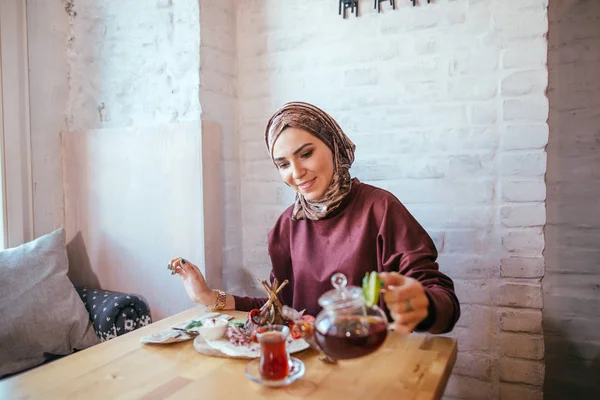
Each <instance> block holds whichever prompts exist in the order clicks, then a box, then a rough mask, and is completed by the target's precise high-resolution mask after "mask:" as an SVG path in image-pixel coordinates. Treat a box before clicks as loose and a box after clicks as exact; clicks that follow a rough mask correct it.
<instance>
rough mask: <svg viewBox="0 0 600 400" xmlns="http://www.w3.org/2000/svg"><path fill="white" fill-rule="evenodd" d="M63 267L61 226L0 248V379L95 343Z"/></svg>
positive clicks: (80, 304) (65, 260)
mask: <svg viewBox="0 0 600 400" xmlns="http://www.w3.org/2000/svg"><path fill="white" fill-rule="evenodd" d="M68 269H69V262H68V258H67V249H66V245H65V232H64V229H63V228H60V229H58V230H56V231H54V232H52V233H50V234H48V235H44V236H42V237H40V238H38V239H36V240H34V241H31V242H29V243H25V244H23V245H21V246H19V247H16V248H12V249H7V250H3V251H0V321H1V323H0V377H2V376H4V375H7V374H11V373H15V372H19V371H22V370H24V369H27V368H31V367H34V366H36V365H39V364H42V363H43V362H44V361H46V360H48V359H52V358H55V356H58V355H66V354H70V353H72V352H73V351H74V350H80V349H85V348H86V347H90V346H92V345H94V344H97V343H99V341H98V338H97V337H96V333H95V332H94V329H93V327H92V325H91V324H90V321H89V314H88V313H87V311H86V309H85V306H84V305H83V302H82V301H81V299H80V298H79V295H78V294H77V292H76V291H75V288H74V287H73V284H72V283H71V281H70V280H69V278H67V270H68Z"/></svg>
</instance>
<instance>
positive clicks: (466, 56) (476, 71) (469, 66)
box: [450, 48, 499, 75]
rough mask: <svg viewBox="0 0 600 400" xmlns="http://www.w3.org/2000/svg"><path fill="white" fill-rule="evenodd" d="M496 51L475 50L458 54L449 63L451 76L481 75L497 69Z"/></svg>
mask: <svg viewBox="0 0 600 400" xmlns="http://www.w3.org/2000/svg"><path fill="white" fill-rule="evenodd" d="M498 60H499V52H498V50H496V49H493V48H490V49H477V50H471V51H468V52H464V53H458V54H456V55H455V57H454V59H453V60H452V61H451V63H450V74H451V75H483V74H486V73H490V72H494V71H496V70H497V69H498Z"/></svg>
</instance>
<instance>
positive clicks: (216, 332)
mask: <svg viewBox="0 0 600 400" xmlns="http://www.w3.org/2000/svg"><path fill="white" fill-rule="evenodd" d="M228 325H229V323H228V322H227V321H226V320H224V319H217V318H209V319H206V320H204V321H202V323H201V325H200V326H199V327H198V331H199V332H200V335H201V336H202V337H203V338H204V339H205V340H218V339H221V338H222V337H223V336H225V333H226V332H227V326H228Z"/></svg>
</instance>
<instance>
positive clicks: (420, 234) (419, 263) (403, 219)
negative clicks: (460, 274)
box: [377, 200, 460, 333]
mask: <svg viewBox="0 0 600 400" xmlns="http://www.w3.org/2000/svg"><path fill="white" fill-rule="evenodd" d="M384 203H385V204H384V209H383V210H379V211H380V213H381V214H380V215H381V218H382V222H381V225H380V229H379V234H378V245H377V247H378V249H377V251H378V261H379V263H380V265H379V266H378V267H379V269H380V270H382V271H388V272H391V271H396V272H400V273H401V274H402V275H404V276H407V277H410V278H414V279H416V280H418V281H419V282H420V283H421V284H422V285H423V287H424V288H425V292H426V295H427V297H428V298H429V300H430V307H429V316H428V317H427V318H426V319H425V320H424V321H423V322H422V323H421V324H420V325H419V326H418V327H417V330H420V331H428V332H430V333H446V332H449V331H451V330H452V329H453V328H454V325H455V324H456V321H458V319H459V317H460V304H459V301H458V298H457V297H456V294H455V292H454V283H453V282H452V280H451V279H450V278H449V277H448V276H446V275H445V274H443V273H442V272H441V271H440V270H439V266H438V263H437V262H436V259H437V255H438V254H437V250H436V248H435V245H434V243H433V241H432V240H431V238H430V237H429V235H428V234H427V232H426V231H425V229H423V227H422V226H421V225H420V224H419V223H418V222H417V220H416V219H415V218H414V217H413V216H412V215H411V214H410V212H409V211H408V210H407V209H406V208H405V207H404V206H403V205H402V204H401V203H400V202H399V201H391V200H389V201H386V202H384Z"/></svg>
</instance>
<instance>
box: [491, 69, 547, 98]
mask: <svg viewBox="0 0 600 400" xmlns="http://www.w3.org/2000/svg"><path fill="white" fill-rule="evenodd" d="M547 86H548V72H547V71H546V70H539V71H519V72H513V73H512V74H510V75H508V76H507V77H505V78H504V79H502V83H501V88H502V89H501V93H502V95H503V96H523V95H529V94H544V92H545V90H546V87H547Z"/></svg>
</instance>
